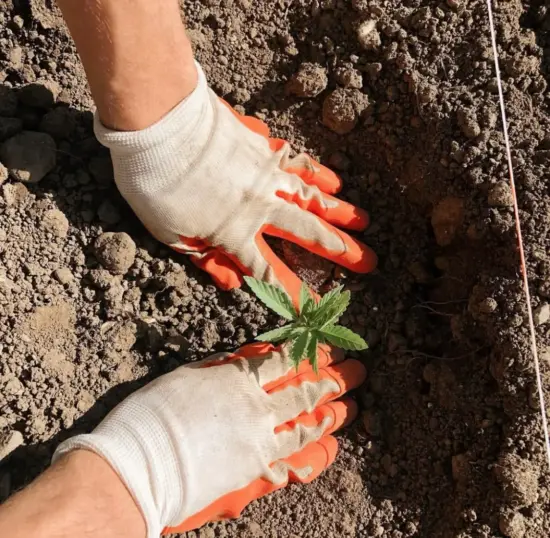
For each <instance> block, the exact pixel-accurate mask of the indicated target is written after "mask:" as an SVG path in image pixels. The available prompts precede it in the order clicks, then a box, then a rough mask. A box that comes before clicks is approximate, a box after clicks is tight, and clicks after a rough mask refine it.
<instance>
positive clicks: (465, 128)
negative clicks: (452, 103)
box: [457, 108, 481, 138]
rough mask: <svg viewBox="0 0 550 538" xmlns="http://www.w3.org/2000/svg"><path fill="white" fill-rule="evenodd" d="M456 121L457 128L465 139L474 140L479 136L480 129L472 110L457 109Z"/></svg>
mask: <svg viewBox="0 0 550 538" xmlns="http://www.w3.org/2000/svg"><path fill="white" fill-rule="evenodd" d="M457 120H458V126H459V127H460V129H461V130H462V132H463V133H464V135H465V136H466V137H467V138H476V137H477V136H479V135H480V134H481V127H480V126H479V123H478V120H477V116H476V113H475V111H474V110H469V109H465V108H459V109H458V111H457Z"/></svg>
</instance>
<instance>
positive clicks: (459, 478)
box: [451, 454, 471, 483]
mask: <svg viewBox="0 0 550 538" xmlns="http://www.w3.org/2000/svg"><path fill="white" fill-rule="evenodd" d="M451 471H452V474H453V479H454V480H455V482H458V483H465V482H467V481H468V479H469V478H470V474H471V467H470V462H469V458H468V455H467V454H456V455H455V456H453V457H452V459H451Z"/></svg>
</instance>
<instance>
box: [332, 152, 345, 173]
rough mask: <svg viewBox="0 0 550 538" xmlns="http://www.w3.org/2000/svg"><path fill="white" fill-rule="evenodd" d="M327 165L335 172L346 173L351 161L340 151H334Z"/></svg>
mask: <svg viewBox="0 0 550 538" xmlns="http://www.w3.org/2000/svg"><path fill="white" fill-rule="evenodd" d="M328 165H329V166H330V167H332V168H335V169H336V170H342V171H343V172H345V171H347V170H349V169H350V167H351V159H350V158H349V157H348V156H347V155H346V154H345V153H342V152H341V151H335V152H334V153H332V154H331V155H330V156H329V158H328Z"/></svg>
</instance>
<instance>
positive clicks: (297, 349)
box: [290, 331, 311, 369]
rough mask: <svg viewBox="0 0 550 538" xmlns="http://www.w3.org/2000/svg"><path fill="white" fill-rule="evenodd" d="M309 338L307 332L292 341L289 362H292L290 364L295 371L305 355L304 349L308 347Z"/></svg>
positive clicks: (309, 334)
mask: <svg viewBox="0 0 550 538" xmlns="http://www.w3.org/2000/svg"><path fill="white" fill-rule="evenodd" d="M310 337H311V333H310V332H309V331H304V332H303V333H302V334H301V335H300V336H298V337H296V338H294V340H292V347H291V348H290V360H291V361H292V364H293V365H294V366H295V367H296V369H298V366H299V364H300V362H301V361H302V359H303V358H304V355H305V354H306V349H307V347H308V343H309V340H310Z"/></svg>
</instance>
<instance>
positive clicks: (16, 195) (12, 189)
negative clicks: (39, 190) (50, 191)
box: [2, 183, 29, 206]
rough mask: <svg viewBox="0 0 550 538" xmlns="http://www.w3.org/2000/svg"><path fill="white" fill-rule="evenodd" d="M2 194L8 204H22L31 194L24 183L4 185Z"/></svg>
mask: <svg viewBox="0 0 550 538" xmlns="http://www.w3.org/2000/svg"><path fill="white" fill-rule="evenodd" d="M2 194H3V196H4V202H6V205H7V206H20V205H21V204H22V203H23V202H24V201H25V200H26V199H27V197H28V196H29V191H28V189H27V187H25V185H23V183H9V184H7V185H3V186H2Z"/></svg>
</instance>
